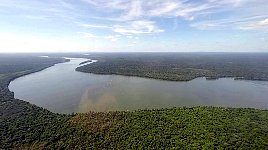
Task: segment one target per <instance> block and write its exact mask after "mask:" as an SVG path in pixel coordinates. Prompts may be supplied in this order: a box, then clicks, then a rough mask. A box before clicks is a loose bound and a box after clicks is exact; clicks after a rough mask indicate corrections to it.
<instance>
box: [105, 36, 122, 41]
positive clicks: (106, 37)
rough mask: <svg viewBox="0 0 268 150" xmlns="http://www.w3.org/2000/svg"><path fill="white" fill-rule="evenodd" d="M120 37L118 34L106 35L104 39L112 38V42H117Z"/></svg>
mask: <svg viewBox="0 0 268 150" xmlns="http://www.w3.org/2000/svg"><path fill="white" fill-rule="evenodd" d="M118 38H119V36H117V35H107V36H105V37H104V39H108V40H110V41H111V42H116V41H118Z"/></svg>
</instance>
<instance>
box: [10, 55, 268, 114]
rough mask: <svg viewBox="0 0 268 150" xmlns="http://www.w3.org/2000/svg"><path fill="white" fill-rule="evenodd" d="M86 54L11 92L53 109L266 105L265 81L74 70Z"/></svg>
mask: <svg viewBox="0 0 268 150" xmlns="http://www.w3.org/2000/svg"><path fill="white" fill-rule="evenodd" d="M86 60H87V59H84V58H72V59H71V61H70V62H66V63H61V64H56V65H55V66H53V67H50V68H47V69H45V70H42V71H40V72H37V73H33V74H30V75H27V76H23V77H20V78H17V79H15V80H14V81H12V82H11V83H10V85H9V89H10V90H11V91H13V92H14V93H15V97H16V98H19V99H23V100H25V101H28V102H30V103H32V104H36V105H38V106H41V107H44V108H46V109H48V110H51V111H53V112H58V113H71V112H88V111H114V110H137V109H152V108H168V107H181V106H200V105H201V106H204V105H206V106H223V107H251V108H260V109H267V108H268V82H264V81H243V80H233V79H232V78H221V79H218V80H206V79H205V78H197V79H194V80H192V81H189V82H172V81H161V80H154V79H145V78H138V77H126V76H119V75H95V74H87V73H81V72H76V71H75V68H76V67H78V66H79V64H80V63H81V62H83V61H86Z"/></svg>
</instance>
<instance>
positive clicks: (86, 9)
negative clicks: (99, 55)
mask: <svg viewBox="0 0 268 150" xmlns="http://www.w3.org/2000/svg"><path fill="white" fill-rule="evenodd" d="M0 43H1V44H0V52H91V51H93V52H100V51H103V52H135V51H146V52H149V51H156V52H169V51H172V52H268V0H19V1H18V0H0Z"/></svg>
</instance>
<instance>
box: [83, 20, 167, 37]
mask: <svg viewBox="0 0 268 150" xmlns="http://www.w3.org/2000/svg"><path fill="white" fill-rule="evenodd" d="M81 26H82V27H85V28H102V29H108V30H111V31H113V32H115V33H119V34H122V35H129V36H130V35H133V34H135V35H138V34H151V33H160V32H164V30H163V29H160V28H159V27H157V26H156V25H155V22H154V21H149V20H137V21H129V22H125V23H120V24H115V25H111V26H106V25H91V24H81Z"/></svg>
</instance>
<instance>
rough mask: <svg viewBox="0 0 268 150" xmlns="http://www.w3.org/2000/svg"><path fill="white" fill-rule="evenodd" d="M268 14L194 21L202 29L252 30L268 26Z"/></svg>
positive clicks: (196, 26)
mask: <svg viewBox="0 0 268 150" xmlns="http://www.w3.org/2000/svg"><path fill="white" fill-rule="evenodd" d="M267 17H268V15H260V16H250V17H241V18H238V19H237V18H235V19H222V20H209V21H201V22H195V23H192V24H191V26H192V27H194V28H197V29H200V30H222V29H230V28H231V29H241V30H252V29H260V28H265V27H268V18H267Z"/></svg>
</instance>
